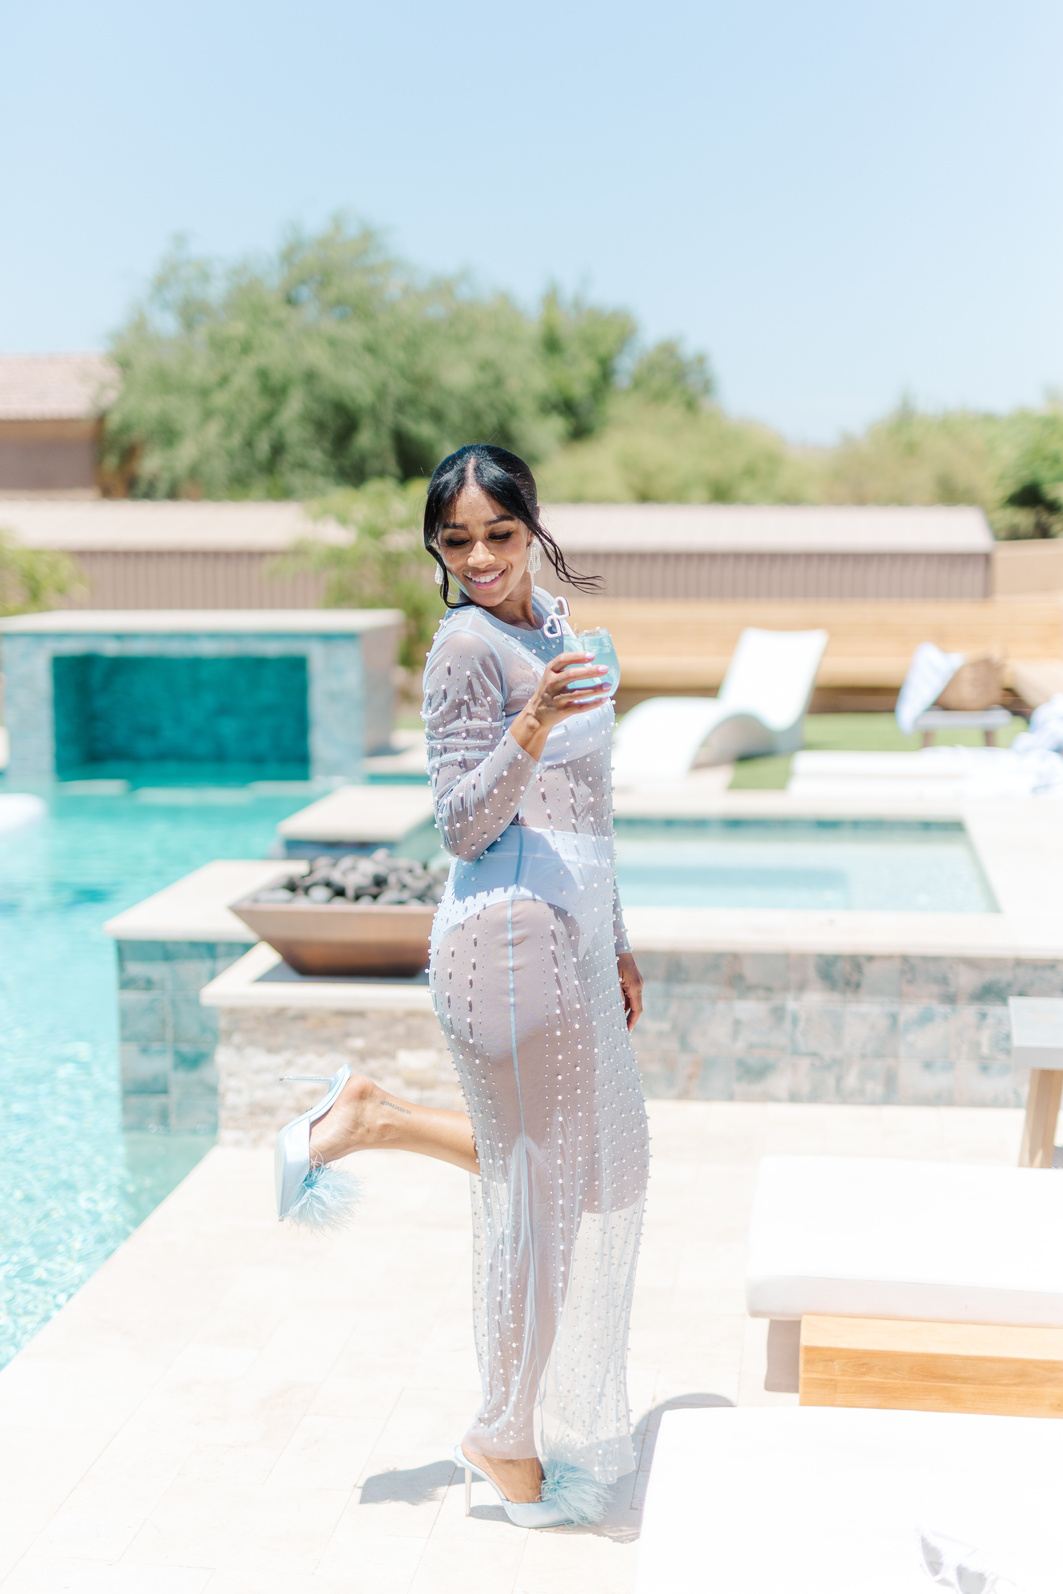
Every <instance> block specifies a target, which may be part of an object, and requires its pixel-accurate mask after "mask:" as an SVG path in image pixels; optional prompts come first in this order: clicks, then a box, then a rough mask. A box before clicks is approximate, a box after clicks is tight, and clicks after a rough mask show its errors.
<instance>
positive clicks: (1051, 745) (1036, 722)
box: [1011, 692, 1063, 753]
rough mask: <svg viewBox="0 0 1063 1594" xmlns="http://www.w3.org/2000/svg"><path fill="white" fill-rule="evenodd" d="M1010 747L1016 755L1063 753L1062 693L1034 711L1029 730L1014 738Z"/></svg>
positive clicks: (1058, 693)
mask: <svg viewBox="0 0 1063 1594" xmlns="http://www.w3.org/2000/svg"><path fill="white" fill-rule="evenodd" d="M1011 745H1012V749H1013V751H1015V752H1016V753H1034V752H1041V753H1045V752H1047V753H1063V692H1057V693H1056V695H1055V697H1050V698H1049V699H1048V702H1047V703H1042V704H1041V706H1040V708H1035V709H1034V711H1033V713H1032V714H1031V715H1030V729H1029V730H1028V731H1023V732H1022V733H1021V735H1019V736H1016V738H1015V740H1014V741H1013V742H1012V744H1011Z"/></svg>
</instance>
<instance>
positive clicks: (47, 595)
mask: <svg viewBox="0 0 1063 1594" xmlns="http://www.w3.org/2000/svg"><path fill="white" fill-rule="evenodd" d="M82 584H83V583H82V580H81V575H80V572H79V571H78V568H77V566H76V565H75V564H74V561H73V560H72V559H68V558H67V556H66V554H65V553H56V552H55V551H54V550H53V549H51V548H26V547H24V546H23V545H22V543H20V542H19V541H18V539H17V538H16V536H15V534H14V532H11V531H5V530H4V529H3V528H2V527H0V614H35V613H38V612H40V611H41V610H42V609H52V608H54V607H55V604H56V602H57V601H58V599H60V598H64V597H66V596H67V595H68V594H70V593H72V592H76V591H77V590H78V589H79V588H80V587H81V586H82Z"/></svg>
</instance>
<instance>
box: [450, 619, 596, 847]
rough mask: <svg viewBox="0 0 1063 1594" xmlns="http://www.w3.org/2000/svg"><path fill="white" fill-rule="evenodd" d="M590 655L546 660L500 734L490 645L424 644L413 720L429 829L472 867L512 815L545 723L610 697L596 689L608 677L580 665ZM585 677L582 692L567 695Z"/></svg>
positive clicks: (471, 635)
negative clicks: (419, 723) (427, 647)
mask: <svg viewBox="0 0 1063 1594" xmlns="http://www.w3.org/2000/svg"><path fill="white" fill-rule="evenodd" d="M589 657H590V655H589V654H585V653H579V654H575V653H564V654H560V655H559V656H558V657H557V658H556V659H552V660H551V661H550V663H549V664H548V665H547V667H546V669H545V670H544V672H543V675H542V678H541V680H540V681H539V682H538V684H537V685H536V687H535V689H534V691H533V692H532V694H531V697H530V698H529V699H528V702H527V703H526V705H525V706H524V708H523V709H521V711H520V713H519V714H518V715H517V716H516V718H515V719H514V721H513V724H512V726H511V727H510V729H509V730H508V731H507V729H506V721H505V703H506V682H505V676H504V673H503V669H502V664H501V661H500V659H499V657H498V654H497V653H496V652H495V650H494V648H493V647H492V646H491V645H490V643H489V642H488V641H487V640H486V639H485V638H483V637H481V636H477V635H476V634H475V632H472V631H466V630H460V631H459V630H453V631H451V632H450V633H449V634H444V635H443V636H442V637H441V638H440V639H439V641H438V642H437V643H436V645H435V647H433V649H432V652H431V654H430V655H429V659H428V665H427V667H426V669H425V677H424V687H425V693H424V708H423V710H422V716H423V719H424V723H425V740H426V745H427V748H428V773H429V777H430V779H431V782H432V793H433V796H434V798H435V805H436V825H437V827H438V829H439V833H440V835H441V836H442V838H443V845H444V847H445V848H446V850H447V851H448V852H449V853H450V854H451V856H452V857H455V858H464V859H466V860H468V861H471V860H472V859H473V858H478V857H479V856H480V854H481V853H482V852H484V851H486V849H487V848H488V847H489V846H490V845H491V843H492V842H494V841H497V840H498V838H499V836H500V835H501V834H502V832H503V830H505V828H506V826H507V825H509V824H511V823H512V821H513V819H514V818H515V816H516V813H517V810H518V809H519V807H520V804H521V800H522V798H523V796H524V793H525V791H526V790H527V789H528V785H529V783H530V781H531V778H532V776H533V775H534V773H535V769H536V765H537V764H538V761H539V758H540V755H541V754H542V751H543V748H544V747H545V745H546V738H547V736H548V735H549V734H550V731H551V730H552V729H553V727H554V726H555V725H557V724H560V723H561V721H562V720H566V719H571V718H572V717H573V716H574V715H576V714H585V713H587V712H588V710H590V709H592V708H597V707H598V706H599V704H600V703H604V702H605V700H606V698H607V697H608V695H609V693H608V691H607V690H606V689H605V688H602V687H599V686H598V684H597V683H598V678H599V677H600V676H602V675H604V674H606V673H607V672H606V670H605V669H604V668H603V667H601V666H597V665H588V663H587V662H586V661H587V659H588V658H589ZM584 679H586V681H587V687H588V690H587V691H586V692H580V693H576V692H572V693H570V692H569V691H568V687H569V685H570V684H571V683H572V682H573V681H581V680H584Z"/></svg>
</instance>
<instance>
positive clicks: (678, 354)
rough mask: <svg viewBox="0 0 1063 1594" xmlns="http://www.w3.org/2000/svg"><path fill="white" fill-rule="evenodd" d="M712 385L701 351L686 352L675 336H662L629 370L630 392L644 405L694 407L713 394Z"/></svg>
mask: <svg viewBox="0 0 1063 1594" xmlns="http://www.w3.org/2000/svg"><path fill="white" fill-rule="evenodd" d="M715 388H716V383H715V381H714V379H713V375H712V371H711V370H710V368H709V362H708V360H707V359H706V358H705V356H704V354H685V353H684V352H683V346H682V344H681V343H680V342H679V341H678V340H677V339H676V338H665V339H664V340H663V341H662V342H660V343H655V344H654V345H653V347H652V348H650V349H647V350H646V352H645V353H644V354H642V355H641V356H640V357H639V359H638V360H637V361H636V362H635V366H634V369H633V370H632V372H631V391H632V393H633V394H634V395H635V396H636V398H640V399H642V400H643V401H644V402H645V403H647V404H678V405H680V406H681V407H682V408H683V409H686V410H696V409H700V408H701V407H702V405H704V404H705V403H706V402H707V401H708V400H709V399H710V398H711V397H712V395H713V393H714V391H715Z"/></svg>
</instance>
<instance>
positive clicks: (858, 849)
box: [616, 819, 998, 913]
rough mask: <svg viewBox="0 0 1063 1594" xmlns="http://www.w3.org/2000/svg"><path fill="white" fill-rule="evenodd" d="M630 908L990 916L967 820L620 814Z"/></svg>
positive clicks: (622, 870)
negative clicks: (625, 816) (661, 817)
mask: <svg viewBox="0 0 1063 1594" xmlns="http://www.w3.org/2000/svg"><path fill="white" fill-rule="evenodd" d="M616 857H617V878H618V881H619V885H620V899H621V901H622V902H623V903H624V906H625V907H630V908H634V907H665V908H669V907H671V908H678V907H683V908H820V909H843V910H844V909H854V910H856V909H859V910H864V911H870V912H880V913H881V912H902V913H993V912H996V911H998V910H997V904H996V902H995V901H994V898H993V893H992V891H991V889H990V886H989V883H988V881H987V880H986V878H985V876H984V874H983V873H982V868H981V865H980V864H979V862H978V858H977V856H976V854H975V852H974V849H973V848H972V846H971V844H970V842H969V841H968V839H967V832H966V831H965V830H964V828H963V826H962V825H961V824H952V823H946V822H937V821H928V822H925V823H919V822H911V821H884V820H852V819H809V820H781V821H776V820H760V819H704V820H658V819H654V820H640V819H627V820H625V819H618V820H617V823H616Z"/></svg>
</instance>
